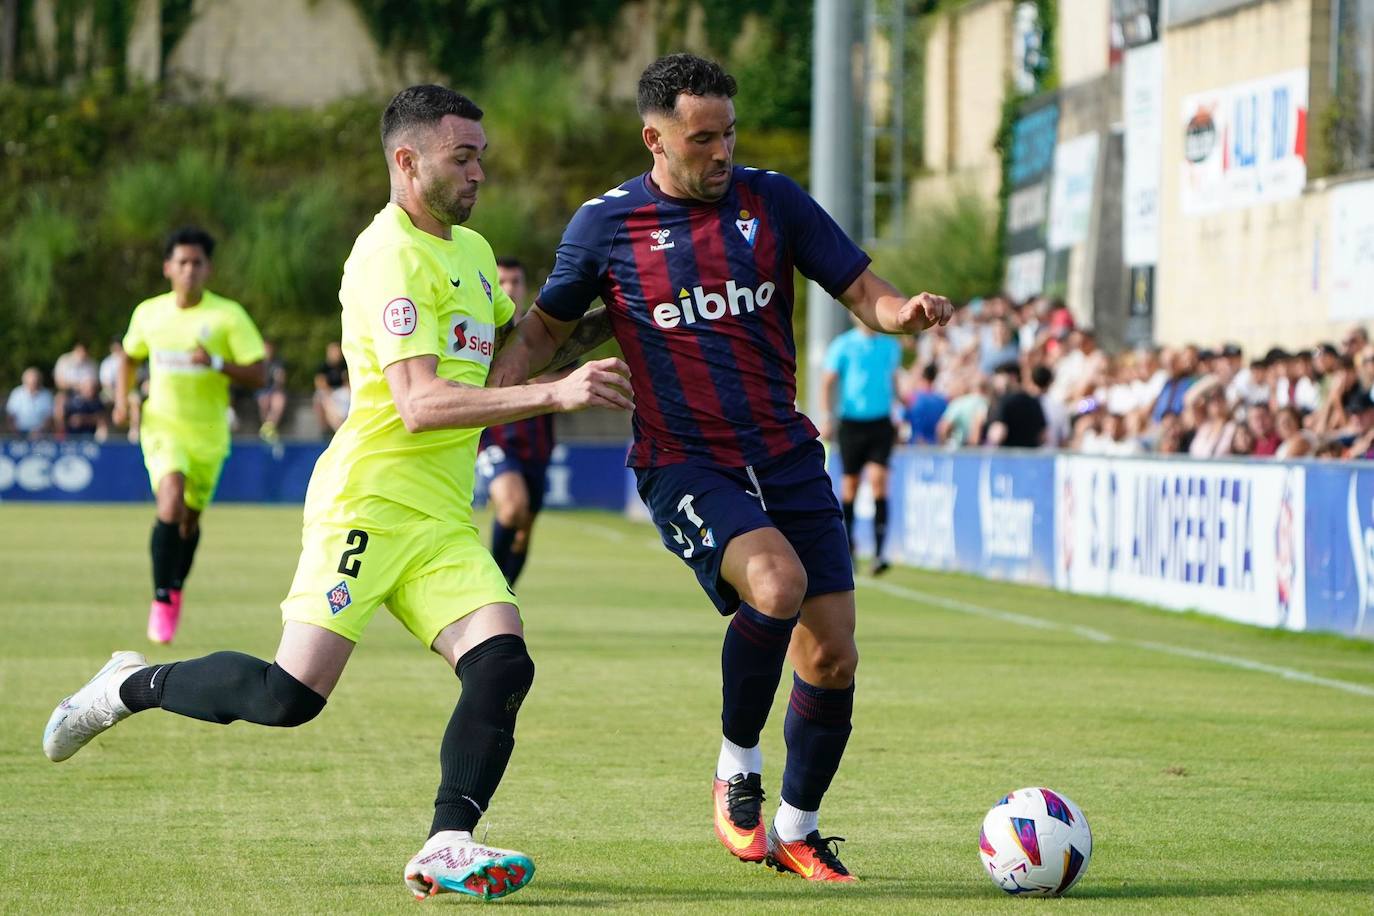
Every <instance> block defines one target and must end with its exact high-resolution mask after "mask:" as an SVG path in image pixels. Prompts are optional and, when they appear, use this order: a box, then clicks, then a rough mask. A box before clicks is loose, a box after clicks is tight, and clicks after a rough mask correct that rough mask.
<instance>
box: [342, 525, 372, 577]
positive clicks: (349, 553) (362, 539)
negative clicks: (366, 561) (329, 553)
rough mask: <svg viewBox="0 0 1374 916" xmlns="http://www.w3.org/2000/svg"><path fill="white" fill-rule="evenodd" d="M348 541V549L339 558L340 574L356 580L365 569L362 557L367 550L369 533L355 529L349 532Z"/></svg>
mask: <svg viewBox="0 0 1374 916" xmlns="http://www.w3.org/2000/svg"><path fill="white" fill-rule="evenodd" d="M346 541H347V543H348V549H347V550H345V551H344V552H343V556H341V557H339V572H341V573H343V574H344V575H345V576H352V577H353V578H354V579H356V578H358V573H359V571H361V570H362V568H363V561H362V555H363V551H364V550H366V549H367V532H366V531H364V530H362V529H361V528H354V529H353V530H352V531H350V532H348V537H347V539H346Z"/></svg>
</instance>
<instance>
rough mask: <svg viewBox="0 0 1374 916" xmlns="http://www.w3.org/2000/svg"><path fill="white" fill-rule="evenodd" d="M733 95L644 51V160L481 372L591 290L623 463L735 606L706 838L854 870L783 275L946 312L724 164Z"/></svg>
mask: <svg viewBox="0 0 1374 916" xmlns="http://www.w3.org/2000/svg"><path fill="white" fill-rule="evenodd" d="M735 89H736V87H735V81H734V79H733V78H732V77H730V76H729V75H728V74H726V73H725V72H724V71H723V70H722V69H721V68H720V67H719V66H718V65H717V64H715V63H713V62H711V61H708V60H704V59H702V58H699V57H694V56H692V55H689V54H674V55H671V56H668V57H664V58H661V59H659V60H657V61H655V62H654V63H652V64H650V65H649V67H648V68H647V69H646V70H645V71H644V73H643V75H642V76H641V77H640V81H639V112H640V115H641V116H642V118H643V139H644V144H645V146H647V147H648V149H649V151H650V152H651V153H652V154H653V167H652V169H651V170H650V171H648V172H646V173H644V174H642V175H638V176H636V177H634V178H631V179H630V180H628V181H626V182H624V183H623V184H621V185H619V186H618V187H615V188H612V189H610V190H609V191H606V192H605V193H604V194H602V195H600V196H599V197H596V198H593V199H592V200H589V201H587V202H586V203H585V204H583V205H582V207H581V209H579V210H578V211H577V213H576V214H574V216H573V218H572V221H571V222H570V223H569V224H568V227H567V229H566V230H565V232H564V235H563V241H562V243H561V244H560V245H559V247H558V256H557V260H556V263H555V265H554V269H553V273H552V274H551V275H550V276H549V279H548V281H547V282H546V283H545V285H544V287H543V289H542V290H541V291H540V294H539V296H538V299H537V301H536V304H535V307H534V308H532V309H531V310H530V313H529V314H528V315H527V316H526V317H525V318H524V319H523V320H522V321H521V322H520V324H519V325H518V326H517V327H516V331H515V333H514V334H513V335H512V339H511V341H510V342H509V343H508V344H507V346H506V347H505V349H503V350H502V352H501V353H500V354H499V355H498V357H497V359H496V361H495V363H494V364H493V366H492V373H491V377H490V379H489V381H488V384H518V383H520V382H523V381H524V380H525V378H526V377H527V376H528V375H529V373H530V370H531V369H533V370H538V369H540V368H542V367H543V366H544V365H546V364H547V362H548V361H549V359H550V358H552V355H553V354H554V353H555V351H556V350H557V351H559V352H560V353H565V352H566V347H565V344H566V342H567V341H568V339H569V337H570V336H572V335H574V333H576V337H577V338H578V339H579V340H585V341H586V342H587V343H594V342H595V335H592V334H588V333H587V331H586V328H585V325H586V324H587V323H588V322H590V321H592V320H593V319H592V317H591V316H588V317H587V318H585V319H583V316H584V314H585V313H586V312H587V308H588V306H589V304H590V303H591V302H592V300H593V299H595V298H597V297H598V296H599V297H600V298H601V299H602V300H603V301H604V302H605V303H606V309H605V311H604V313H601V314H599V315H598V316H597V320H604V321H606V322H608V324H609V328H610V330H611V331H612V332H613V333H614V336H615V338H616V340H617V341H619V343H620V346H621V349H622V350H624V353H625V360H626V362H627V363H628V364H629V366H630V370H631V378H632V383H633V387H634V395H635V413H634V444H633V446H632V447H631V449H630V455H629V460H628V464H629V465H630V467H632V468H633V469H634V472H635V475H636V478H637V481H638V486H639V493H640V496H641V497H642V498H643V499H644V502H645V503H646V504H647V505H648V507H649V510H650V514H651V516H652V518H653V520H654V523H655V524H656V525H657V526H658V529H659V532H660V535H661V536H662V539H663V543H664V545H665V546H666V547H667V548H668V549H669V550H670V551H671V552H673V553H675V554H677V555H678V556H679V557H681V558H682V559H683V560H684V561H685V562H686V563H687V564H688V565H689V566H691V567H692V569H693V571H694V572H695V573H696V576H697V580H698V582H699V583H700V584H701V586H702V588H703V590H704V591H705V592H706V594H707V595H708V596H709V597H710V598H711V600H712V602H713V603H714V604H715V606H716V608H717V609H718V610H719V611H720V612H721V613H722V614H725V615H732V617H731V621H730V625H729V626H728V627H727V629H726V634H725V641H724V646H723V648H722V652H721V673H722V680H723V688H722V694H723V697H722V700H723V702H722V714H721V722H722V731H723V740H722V742H721V751H720V756H719V760H718V764H717V768H716V774H715V781H714V784H713V793H714V803H715V827H716V834H717V837H718V838H719V839H720V841H721V842H722V843H723V844H724V845H725V847H726V848H727V849H728V850H729V851H730V852H731V853H732V854H733V855H735V856H737V857H738V858H740V859H743V860H745V861H754V862H758V861H767V862H769V863H770V864H772V865H773V866H774V867H776V868H779V869H780V870H783V871H788V872H793V873H796V874H799V875H802V876H803V877H805V878H808V879H810V880H813V881H837V882H845V881H853V880H855V879H854V877H853V876H852V875H851V874H850V873H849V871H848V870H847V869H846V868H845V867H844V865H843V864H841V862H840V860H839V858H838V856H837V855H836V852H835V847H834V846H833V845H832V843H831V840H833V839H836V838H825V837H822V836H821V834H820V831H819V829H818V817H819V814H818V812H819V809H820V804H821V799H822V796H823V795H824V794H825V791H826V789H827V788H828V787H829V786H830V783H831V780H832V778H833V777H834V775H835V773H836V771H837V770H838V768H839V765H840V758H841V756H842V755H843V753H844V749H845V745H846V743H847V741H848V739H849V733H850V728H851V726H850V720H851V716H852V711H853V698H854V671H855V668H856V667H857V665H858V650H857V648H856V647H855V644H854V619H855V608H854V579H853V570H852V567H851V564H850V558H849V542H848V538H847V537H846V534H845V527H844V521H843V516H842V514H841V511H840V505H839V502H838V501H837V500H836V498H835V494H834V490H833V487H832V485H831V482H830V478H829V477H828V476H827V474H826V471H825V461H824V452H823V449H822V447H821V445H820V443H819V442H818V441H817V440H816V435H817V433H816V428H815V427H814V426H813V425H812V423H811V421H810V420H808V419H807V418H806V417H805V416H803V415H802V414H801V413H799V412H798V411H797V408H796V345H795V343H794V341H793V336H792V308H793V301H794V291H793V281H792V276H793V270H794V268H795V269H797V270H800V271H801V273H802V274H804V275H805V276H807V277H809V278H811V279H813V280H816V281H817V282H819V283H820V284H821V286H822V287H824V288H825V289H826V290H827V291H828V292H829V293H830V294H831V295H832V296H835V297H837V298H838V299H839V300H840V301H841V302H843V303H844V305H845V306H846V307H847V308H849V309H850V310H851V311H852V312H853V313H854V314H855V315H856V316H858V318H859V319H860V320H861V321H863V322H864V324H866V325H868V326H869V327H871V328H873V329H874V330H876V331H881V332H885V333H889V334H912V333H917V332H919V331H922V330H924V329H926V328H928V327H931V326H932V325H935V324H944V323H945V322H947V321H948V320H949V318H950V317H951V315H952V314H953V309H952V307H951V305H950V303H949V301H948V300H947V299H945V298H943V297H941V296H936V295H931V294H929V293H921V294H920V295H917V296H914V297H907V296H905V295H903V294H901V293H899V292H898V291H897V290H896V289H895V288H894V287H893V286H892V285H891V284H889V283H887V282H886V281H885V280H883V279H881V278H880V277H878V276H877V275H875V274H874V273H873V271H872V270H870V269H869V258H868V256H867V255H866V254H864V252H863V251H862V250H860V249H859V248H858V246H856V245H855V244H854V243H853V242H852V241H851V240H850V239H849V238H848V236H846V235H845V233H844V231H843V230H842V229H840V227H839V226H838V225H836V223H835V222H834V220H832V219H831V218H830V217H829V215H827V214H826V212H825V211H824V210H823V209H822V208H821V207H820V206H819V205H818V204H817V203H816V202H815V201H814V200H812V198H811V197H810V196H809V195H808V194H807V193H806V192H805V191H803V190H802V189H801V188H800V187H798V186H797V185H796V183H794V182H793V181H792V180H791V179H789V178H787V177H785V176H783V175H780V174H778V173H776V172H773V171H763V170H759V169H756V168H748V167H738V166H735V165H734V164H733V161H732V160H733V154H734V146H735V113H734V105H733V103H732V102H731V98H732V97H733V96H734V95H735ZM844 142H848V141H847V139H845V140H844ZM812 307H813V308H823V307H825V304H824V303H813V305H812ZM579 319H583V324H582V325H581V326H579V325H578V322H579ZM787 658H790V660H791V662H792V665H793V667H794V669H795V671H796V674H795V676H794V679H793V685H792V693H791V700H790V703H789V707H788V712H787V718H786V722H785V723H784V726H783V733H784V736H785V739H786V743H787V761H786V765H785V768H784V771H783V778H782V803H781V806H780V808H779V810H778V812H777V815H776V817H775V818H774V819H773V823H772V826H771V827H769V826H766V825H765V824H764V822H763V817H762V806H763V801H764V796H763V788H762V776H761V774H762V771H763V758H762V754H761V753H760V749H759V735H760V733H761V731H762V729H763V726H764V724H765V720H766V719H767V716H768V711H769V708H770V707H771V705H772V701H773V697H774V694H775V693H776V692H777V688H778V683H779V681H780V679H781V676H782V668H783V663H784V660H785V659H787Z"/></svg>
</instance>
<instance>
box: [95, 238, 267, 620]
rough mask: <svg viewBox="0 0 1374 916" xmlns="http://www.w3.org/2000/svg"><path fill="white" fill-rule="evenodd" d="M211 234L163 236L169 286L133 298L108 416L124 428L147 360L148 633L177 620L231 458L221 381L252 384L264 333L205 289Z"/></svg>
mask: <svg viewBox="0 0 1374 916" xmlns="http://www.w3.org/2000/svg"><path fill="white" fill-rule="evenodd" d="M214 253H215V240H214V239H213V238H212V237H211V236H210V234H209V233H208V232H206V231H205V230H203V229H198V228H196V227H194V226H188V227H185V228H183V229H178V230H177V231H175V232H173V233H172V234H171V235H170V236H168V238H167V243H166V246H165V248H164V250H163V254H162V274H163V276H165V277H166V278H167V279H168V280H169V281H170V282H171V286H172V289H171V291H170V292H166V293H163V294H162V295H160V296H154V297H153V298H151V299H146V300H144V301H143V302H141V303H139V304H138V307H137V308H135V309H134V314H133V318H131V319H130V320H129V330H128V332H127V333H126V334H125V335H124V358H123V366H122V369H121V371H120V372H119V374H118V376H117V380H116V382H115V403H114V421H115V423H116V424H118V425H120V426H122V425H124V422H125V420H126V418H127V411H128V407H129V386H130V382H131V380H132V377H133V370H134V367H135V366H136V365H137V364H138V363H141V362H144V361H147V362H148V363H149V374H148V403H147V404H146V405H145V406H144V408H143V414H142V423H141V427H140V430H139V442H140V443H141V444H142V446H143V461H144V464H146V465H147V467H148V480H149V482H150V483H151V484H152V487H153V493H154V494H155V495H156V497H157V520H156V522H154V524H153V535H152V541H151V544H150V547H149V549H150V552H151V553H152V558H153V603H152V606H151V607H150V608H149V609H148V638H149V639H151V640H152V641H153V642H156V643H164V644H165V643H169V642H171V641H172V637H173V636H174V635H176V631H177V624H178V623H179V622H180V619H181V589H182V585H183V583H184V582H185V581H186V576H187V575H188V574H189V573H190V571H191V561H192V560H193V559H194V558H195V555H196V546H197V545H198V544H199V543H200V514H201V513H202V512H204V511H205V507H206V506H208V505H209V504H210V499H211V497H213V496H214V494H215V485H216V484H217V483H218V482H219V472H220V469H221V468H222V467H223V466H224V459H225V458H227V457H229V421H228V412H229V383H230V382H234V383H235V384H238V385H242V386H244V387H245V388H260V387H262V385H263V383H264V380H265V378H266V371H265V368H264V366H265V363H264V361H263V358H264V356H265V351H264V349H263V345H262V335H261V334H259V333H258V329H257V326H256V325H254V324H253V319H252V318H249V317H248V313H247V312H246V311H244V309H243V306H241V305H239V304H238V303H237V302H235V301H233V300H232V299H226V298H224V297H223V296H218V295H216V294H214V293H212V292H210V291H209V290H208V289H206V288H205V284H206V281H207V280H208V279H209V277H210V259H211V257H212V256H213V255H214Z"/></svg>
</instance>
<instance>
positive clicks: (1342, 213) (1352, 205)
mask: <svg viewBox="0 0 1374 916" xmlns="http://www.w3.org/2000/svg"><path fill="white" fill-rule="evenodd" d="M1330 238H1331V243H1330V244H1331V249H1330V250H1331V256H1330V264H1331V268H1330V269H1331V274H1330V277H1331V306H1330V312H1329V313H1328V315H1329V317H1330V318H1331V320H1332V321H1352V320H1364V319H1368V318H1370V317H1374V181H1361V182H1358V183H1356V184H1342V185H1337V186H1336V187H1334V188H1332V189H1331V233H1330Z"/></svg>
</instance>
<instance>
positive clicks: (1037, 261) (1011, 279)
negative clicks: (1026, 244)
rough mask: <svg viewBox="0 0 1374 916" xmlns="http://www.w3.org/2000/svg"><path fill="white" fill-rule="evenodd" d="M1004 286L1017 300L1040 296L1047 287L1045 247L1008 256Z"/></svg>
mask: <svg viewBox="0 0 1374 916" xmlns="http://www.w3.org/2000/svg"><path fill="white" fill-rule="evenodd" d="M1004 288H1005V289H1006V291H1007V294H1008V295H1009V296H1011V298H1012V299H1014V300H1016V301H1017V302H1023V301H1025V300H1026V299H1029V298H1030V297H1031V296H1038V295H1039V294H1040V293H1041V291H1043V290H1044V289H1045V249H1043V248H1038V249H1036V250H1035V251H1026V252H1023V253H1021V254H1013V255H1010V256H1008V257H1007V276H1006V281H1005V283H1004Z"/></svg>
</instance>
